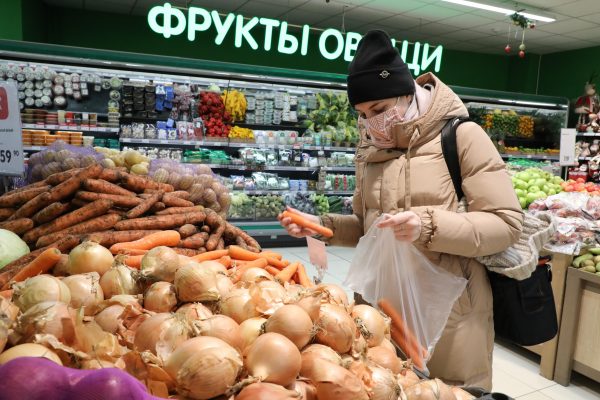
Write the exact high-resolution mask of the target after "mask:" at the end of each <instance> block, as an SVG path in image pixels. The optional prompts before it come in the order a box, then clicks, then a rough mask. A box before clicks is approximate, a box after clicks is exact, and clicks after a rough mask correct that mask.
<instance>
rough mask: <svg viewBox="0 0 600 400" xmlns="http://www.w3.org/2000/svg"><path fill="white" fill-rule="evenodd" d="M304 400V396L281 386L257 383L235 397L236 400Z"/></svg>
mask: <svg viewBox="0 0 600 400" xmlns="http://www.w3.org/2000/svg"><path fill="white" fill-rule="evenodd" d="M260 399H265V400H267V399H268V400H299V399H300V400H303V397H302V395H301V394H300V393H299V392H297V391H294V390H288V389H286V388H284V387H283V386H281V385H276V384H274V383H266V382H256V383H252V384H250V385H248V386H246V387H245V388H244V389H242V391H241V392H239V393H238V394H237V395H236V396H235V400H260Z"/></svg>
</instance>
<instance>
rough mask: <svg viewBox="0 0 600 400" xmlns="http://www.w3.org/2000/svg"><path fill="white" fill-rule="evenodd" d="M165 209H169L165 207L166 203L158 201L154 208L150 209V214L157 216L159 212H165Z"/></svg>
mask: <svg viewBox="0 0 600 400" xmlns="http://www.w3.org/2000/svg"><path fill="white" fill-rule="evenodd" d="M165 208H167V206H165V203H163V202H162V201H158V202H156V203H154V204H153V205H152V207H150V212H151V213H152V214H156V213H157V212H159V211H163V210H164V209H165Z"/></svg>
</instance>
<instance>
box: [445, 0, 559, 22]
mask: <svg viewBox="0 0 600 400" xmlns="http://www.w3.org/2000/svg"><path fill="white" fill-rule="evenodd" d="M442 1H445V2H447V3H454V4H460V5H461V6H467V7H473V8H479V9H481V10H486V11H493V12H497V13H500V14H504V15H511V14H514V13H515V12H516V11H515V10H511V9H508V8H502V7H496V6H490V5H487V4H481V3H476V2H474V1H468V0H442ZM518 14H520V15H522V16H524V17H526V18H529V19H532V20H535V21H541V22H554V21H556V20H555V19H554V18H548V17H542V16H540V15H535V14H530V13H526V12H518Z"/></svg>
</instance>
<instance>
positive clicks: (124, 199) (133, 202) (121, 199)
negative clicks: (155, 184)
mask: <svg viewBox="0 0 600 400" xmlns="http://www.w3.org/2000/svg"><path fill="white" fill-rule="evenodd" d="M76 196H77V198H78V199H81V200H85V201H96V200H100V199H104V200H110V201H112V202H113V203H114V205H115V206H117V207H123V208H133V207H135V206H137V205H139V204H140V203H141V202H142V201H143V200H142V199H140V198H138V197H130V196H121V195H118V194H104V193H95V192H86V191H85V190H80V191H78V192H77V194H76Z"/></svg>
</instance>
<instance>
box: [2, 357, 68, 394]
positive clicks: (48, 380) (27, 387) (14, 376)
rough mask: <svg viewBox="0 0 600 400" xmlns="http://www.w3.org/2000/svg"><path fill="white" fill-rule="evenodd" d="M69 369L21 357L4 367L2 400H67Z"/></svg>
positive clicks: (41, 360)
mask: <svg viewBox="0 0 600 400" xmlns="http://www.w3.org/2000/svg"><path fill="white" fill-rule="evenodd" d="M65 370H66V368H64V367H61V366H60V365H58V364H56V363H54V362H52V361H50V360H48V359H46V358H43V357H19V358H15V359H14V360H11V361H9V362H7V363H6V364H4V365H1V366H0V400H21V399H23V400H25V399H26V400H67V399H68V398H69V392H70V388H71V385H70V383H69V378H68V377H67V374H66V373H65V372H66V371H65Z"/></svg>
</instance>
